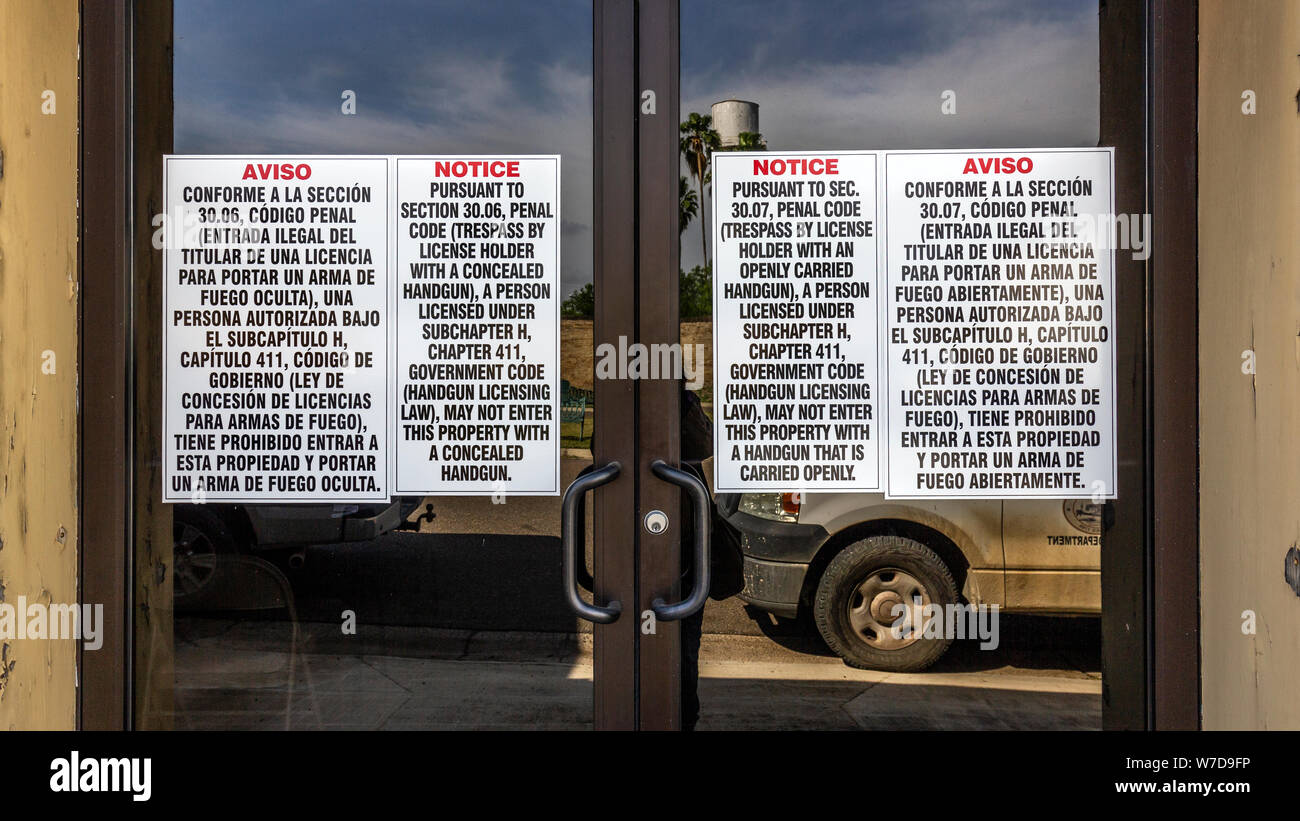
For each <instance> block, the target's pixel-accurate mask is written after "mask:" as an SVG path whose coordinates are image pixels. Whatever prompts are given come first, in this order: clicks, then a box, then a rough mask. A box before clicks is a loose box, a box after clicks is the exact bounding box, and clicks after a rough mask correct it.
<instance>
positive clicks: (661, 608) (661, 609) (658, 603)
mask: <svg viewBox="0 0 1300 821" xmlns="http://www.w3.org/2000/svg"><path fill="white" fill-rule="evenodd" d="M650 470H651V471H653V472H654V475H655V476H658V477H659V478H660V479H663V480H664V481H665V482H671V483H672V484H674V485H677V486H678V487H680V488H681V489H682V490H685V491H686V492H687V493H688V494H690V496H691V503H692V506H693V508H694V513H695V566H694V570H695V572H694V574H693V575H694V577H695V586H694V588H693V589H692V590H691V595H690V596H688V597H687V598H686V599H683V600H682V601H679V602H676V603H674V604H668V603H667V602H665V601H664V600H663V599H662V598H656V599H655V600H654V601H652V602H650V609H652V610H654V612H655V617H656V618H660V619H663V620H665V621H677V620H679V619H684V618H686V617H687V616H690V615H692V614H694V613H695V612H696V611H698V610H699V609H700V608H701V607H703V606H704V602H705V601H706V600H708V598H709V584H710V582H711V579H710V578H709V565H710V556H709V545H710V543H711V540H710V538H709V526H710V524H712V518H711V517H710V515H709V514H710V507H711V506H712V501H711V500H710V499H709V488H708V487H707V486H706V485H705V484H704V483H703V482H701V481H700V479H699V477H698V476H696V475H695V474H693V473H689V472H687V471H684V470H681V469H680V468H675V467H673V466H672V465H670V464H668V463H667V462H665V461H664V460H662V459H656V460H655V461H653V462H651V463H650Z"/></svg>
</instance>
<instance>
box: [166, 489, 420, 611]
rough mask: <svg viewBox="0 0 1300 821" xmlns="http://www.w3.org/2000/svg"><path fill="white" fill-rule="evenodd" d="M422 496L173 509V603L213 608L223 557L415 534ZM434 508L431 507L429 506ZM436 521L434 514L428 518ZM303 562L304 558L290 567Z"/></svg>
mask: <svg viewBox="0 0 1300 821" xmlns="http://www.w3.org/2000/svg"><path fill="white" fill-rule="evenodd" d="M420 502H421V497H419V496H398V497H395V498H393V499H391V500H389V501H388V502H381V503H375V504H339V505H335V504H266V505H231V504H201V505H199V504H178V505H175V506H173V508H172V562H173V564H172V566H173V568H174V570H173V572H174V577H173V581H174V583H173V591H174V593H173V597H174V601H175V604H176V606H177V607H178V608H180V607H187V608H196V607H202V606H204V605H207V604H210V603H211V602H208V601H205V594H206V593H207V591H209V590H211V589H213V587H214V576H215V574H216V573H218V572H220V569H221V567H222V566H223V563H222V561H221V560H222V557H223V556H226V555H230V554H238V553H259V552H290V553H293V551H300V550H301V549H303V548H306V547H308V546H310V545H318V544H331V543H338V542H366V541H370V540H372V539H377V538H379V537H380V536H382V535H384V534H385V533H387V532H389V531H390V530H402V529H415V528H418V526H419V523H418V522H415V523H409V522H407V518H408V517H409V516H410V515H411V514H412V513H413V512H415V509H416V508H417V507H419V506H420ZM429 507H432V506H429ZM425 515H426V516H429V517H432V512H431V511H430V512H428V513H426V514H425ZM301 561H302V554H301V553H297V554H295V555H294V556H291V557H290V563H291V564H296V563H300V562H301Z"/></svg>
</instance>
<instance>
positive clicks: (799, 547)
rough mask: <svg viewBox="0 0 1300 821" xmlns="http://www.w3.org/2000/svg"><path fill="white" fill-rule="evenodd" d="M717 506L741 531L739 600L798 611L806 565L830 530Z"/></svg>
mask: <svg viewBox="0 0 1300 821" xmlns="http://www.w3.org/2000/svg"><path fill="white" fill-rule="evenodd" d="M728 501H732V500H728ZM719 508H720V510H722V511H725V512H723V516H724V517H725V518H726V520H727V522H728V523H730V524H731V525H732V526H734V527H735V528H736V529H737V530H739V531H740V533H741V535H742V539H741V550H742V552H743V553H744V556H745V568H744V572H745V589H744V590H743V591H741V593H740V598H741V600H742V601H745V602H748V603H749V604H752V605H754V606H755V607H758V608H760V609H762V610H767V611H768V612H771V613H775V614H777V615H778V616H786V617H790V618H793V617H794V616H795V615H797V614H798V612H799V596H800V593H802V591H803V584H804V578H805V577H806V576H807V575H808V565H809V564H811V562H812V560H813V557H814V556H816V555H817V551H818V550H820V549H821V546H822V545H823V544H825V543H826V540H827V539H828V538H830V534H828V533H827V532H826V530H825V528H823V527H822V526H821V525H814V524H799V523H797V522H775V521H772V520H771V519H763V518H761V517H758V516H751V515H750V514H748V513H741V512H740V511H739V510H737V509H736V505H735V504H734V503H733V504H728V505H726V506H725V507H724V506H723V505H721V504H720V505H719Z"/></svg>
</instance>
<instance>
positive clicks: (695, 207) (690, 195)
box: [677, 177, 700, 237]
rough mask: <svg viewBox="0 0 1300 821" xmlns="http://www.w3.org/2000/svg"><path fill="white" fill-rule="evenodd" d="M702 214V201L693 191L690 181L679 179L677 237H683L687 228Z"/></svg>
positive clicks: (683, 178)
mask: <svg viewBox="0 0 1300 821" xmlns="http://www.w3.org/2000/svg"><path fill="white" fill-rule="evenodd" d="M699 213H700V200H699V197H697V196H695V192H694V191H692V190H691V183H690V180H688V179H686V178H685V177H678V178H677V236H679V237H680V236H681V235H682V232H684V231H685V230H686V226H688V225H690V224H691V220H693V219H695V217H696V215H698V214H699Z"/></svg>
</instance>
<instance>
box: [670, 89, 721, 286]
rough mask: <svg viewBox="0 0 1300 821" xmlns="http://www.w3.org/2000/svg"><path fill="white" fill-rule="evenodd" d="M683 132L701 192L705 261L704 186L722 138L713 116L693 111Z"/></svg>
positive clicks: (706, 257)
mask: <svg viewBox="0 0 1300 821" xmlns="http://www.w3.org/2000/svg"><path fill="white" fill-rule="evenodd" d="M679 130H680V132H681V152H682V156H683V157H685V158H686V165H687V167H688V168H690V171H691V177H692V178H694V180H695V184H696V186H697V187H698V189H699V192H700V200H699V214H700V248H701V249H702V250H703V251H704V261H705V262H706V263H707V262H708V261H709V244H708V238H709V232H708V220H707V218H706V217H705V216H704V214H705V212H706V210H707V209H706V208H705V207H704V206H705V201H704V187H705V186H706V185H708V184H709V156H710V155H711V154H712V153H713V152H714V151H716V150H718V149H719V148H721V147H722V138H720V137H719V136H718V132H717V131H714V130H713V116H712V115H710V114H698V113H695V112H692V113H691V115H690V116H689V117H687V118H686V122H684V123H682V124H681V126H680V127H679Z"/></svg>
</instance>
